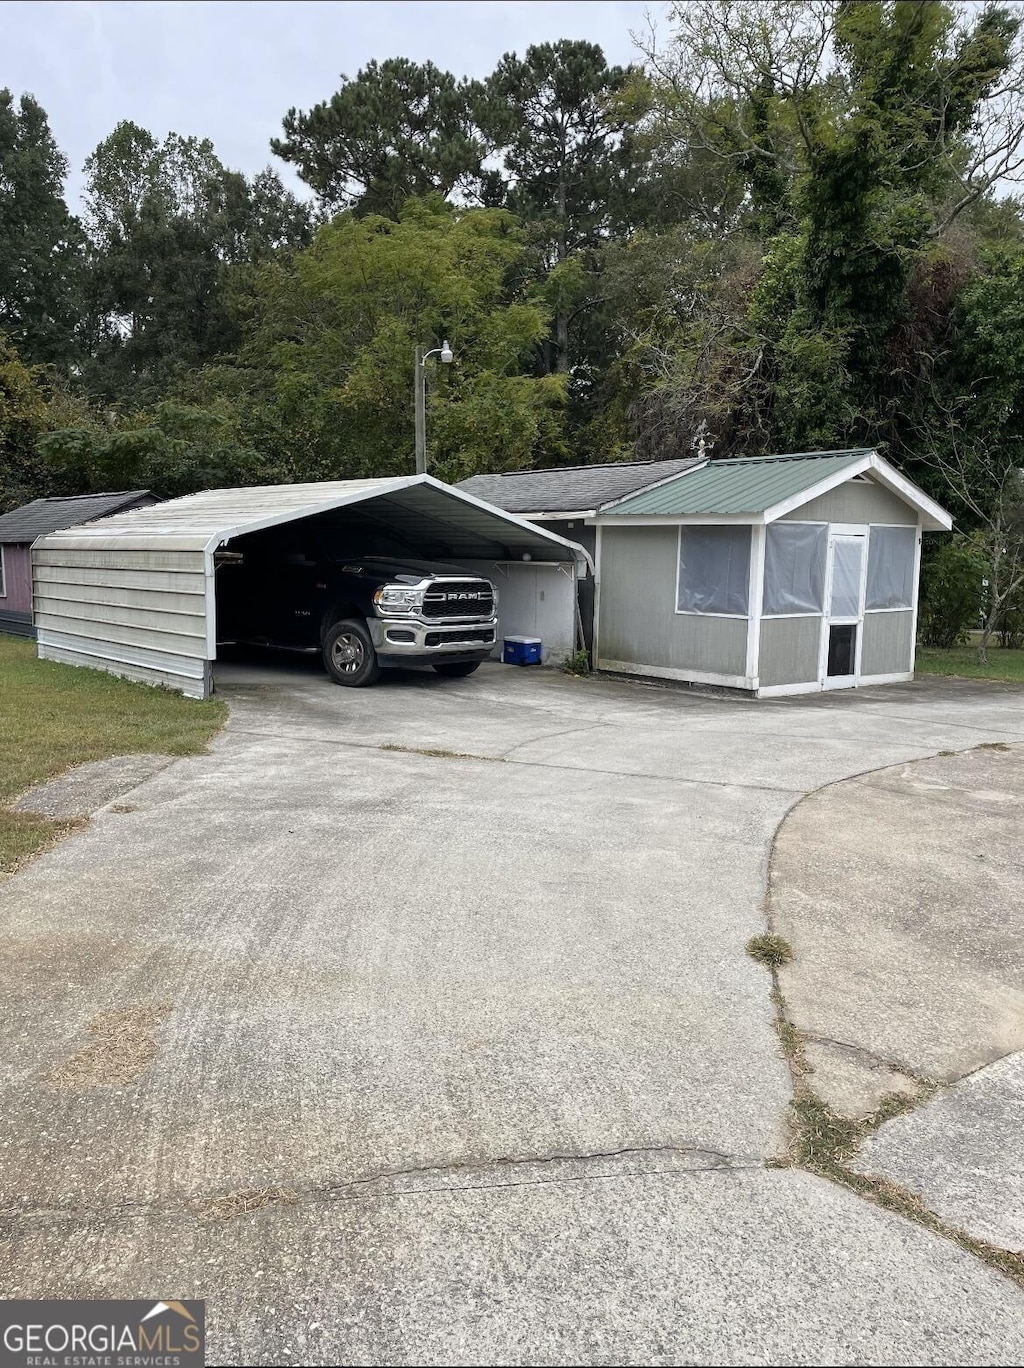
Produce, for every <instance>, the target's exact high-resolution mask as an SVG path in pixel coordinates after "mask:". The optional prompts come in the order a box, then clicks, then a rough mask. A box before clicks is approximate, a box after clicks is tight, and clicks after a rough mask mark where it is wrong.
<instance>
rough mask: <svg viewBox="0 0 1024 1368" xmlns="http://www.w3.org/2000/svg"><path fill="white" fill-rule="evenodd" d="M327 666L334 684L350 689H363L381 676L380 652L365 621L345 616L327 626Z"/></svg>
mask: <svg viewBox="0 0 1024 1368" xmlns="http://www.w3.org/2000/svg"><path fill="white" fill-rule="evenodd" d="M324 666H325V667H326V669H327V673H328V674H329V675H330V676H331V678H332V679H333V680H334V682H335V684H344V685H346V687H348V688H350V689H360V688H362V687H363V685H365V684H373V683H374V682H375V681H376V680H377V679H379V678H380V666H379V665H378V664H377V652H376V651H375V650H374V649H373V642H372V641H371V640H370V633H369V632H368V631H367V630H366V627H365V626H364V624H363V623H361V622H359V621H358V620H357V619H355V618H345V619H344V620H343V621H342V622H336V623H334V625H333V626H332V627H329V628H328V629H327V635H326V636H325V637H324Z"/></svg>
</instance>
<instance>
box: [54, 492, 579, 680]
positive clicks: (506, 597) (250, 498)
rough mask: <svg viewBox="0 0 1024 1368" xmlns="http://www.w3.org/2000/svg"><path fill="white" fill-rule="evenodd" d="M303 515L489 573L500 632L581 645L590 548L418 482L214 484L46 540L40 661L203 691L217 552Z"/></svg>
mask: <svg viewBox="0 0 1024 1368" xmlns="http://www.w3.org/2000/svg"><path fill="white" fill-rule="evenodd" d="M303 520H309V521H310V523H311V524H313V523H315V528H316V531H317V533H318V535H324V534H327V535H330V536H335V537H336V538H337V539H338V544H339V547H341V548H345V546H346V538H351V537H352V536H353V535H354V532H355V530H356V529H357V527H358V525H359V521H360V520H365V522H366V523H372V524H373V525H374V526H375V527H378V528H385V529H388V530H389V531H391V532H393V533H394V534H395V535H396V536H399V537H401V538H402V540H403V542H404V543H405V544H406V545H408V546H410V547H411V548H415V550H416V552H417V554H418V555H419V556H420V557H421V558H423V559H428V560H430V559H433V560H444V561H447V562H449V563H451V564H457V565H459V566H462V567H465V568H466V569H467V570H471V571H473V572H474V573H477V574H484V575H487V576H488V577H489V578H491V579H493V580H494V581H495V583H496V584H497V585H498V588H499V595H500V603H499V637H500V635H502V634H505V635H512V634H518V633H522V634H529V635H537V636H540V637H542V638H543V640H544V642H545V646H546V648H547V653H548V654H549V655H550V654H551V653H559V652H562V653H564V652H567V651H570V650H572V648H573V645H574V642H575V639H576V580H577V575H578V573H585V571H586V567H587V559H588V558H587V554H586V552H585V551H584V550H583V548H582V547H580V546H577V545H574V544H573V543H572V542H570V541H567V540H565V539H563V538H561V537H557V536H554V535H553V534H551V533H549V532H545V531H543V530H542V529H540V528H538V527H535V526H534V525H533V524H531V523H529V522H526V521H524V520H523V519H521V518H518V517H515V516H513V515H511V514H509V513H506V512H503V511H501V510H500V509H497V508H493V507H491V506H490V505H488V504H486V503H483V502H481V501H480V500H479V499H477V498H474V497H472V496H471V495H468V494H465V493H462V492H460V491H459V490H455V489H452V488H450V487H449V486H448V485H445V484H442V483H441V482H440V481H439V480H435V479H433V478H432V477H431V476H429V475H411V476H403V477H399V478H394V479H378V480H343V481H337V482H331V483H322V484H297V485H270V486H264V487H260V488H252V489H214V490H207V491H205V492H203V493H200V494H190V495H187V496H186V497H185V498H181V499H172V500H169V501H168V502H166V503H162V504H159V505H157V506H156V507H153V508H141V509H136V510H135V511H133V512H130V513H122V514H120V515H118V516H115V517H112V518H108V519H106V520H105V521H104V522H102V523H95V524H92V525H90V526H88V527H81V528H73V529H68V530H67V531H62V532H55V533H52V534H51V535H49V536H46V537H42V538H41V539H40V540H39V541H38V542H36V544H35V546H34V548H33V553H32V565H33V578H34V591H35V615H36V624H37V628H38V640H39V654H40V656H42V657H44V658H46V659H51V660H61V661H65V662H67V663H68V664H72V665H92V666H94V667H96V668H99V669H105V670H109V671H111V672H112V673H114V674H121V675H125V676H127V677H129V678H132V679H141V680H144V681H146V682H148V683H153V684H166V685H169V686H171V687H173V688H177V689H180V690H182V692H183V693H186V694H189V695H190V696H192V697H197V698H205V697H207V696H208V695H209V694H210V693H211V692H212V688H213V679H212V670H211V663H212V661H213V660H214V659H215V658H216V654H217V596H216V565H217V561H216V553H217V551H218V549H220V548H224V547H228V546H230V545H231V543H232V542H234V541H236V539H239V538H242V537H246V536H249V534H252V533H256V532H259V531H262V530H264V529H266V528H271V527H277V526H280V525H281V524H284V523H300V522H302V521H303Z"/></svg>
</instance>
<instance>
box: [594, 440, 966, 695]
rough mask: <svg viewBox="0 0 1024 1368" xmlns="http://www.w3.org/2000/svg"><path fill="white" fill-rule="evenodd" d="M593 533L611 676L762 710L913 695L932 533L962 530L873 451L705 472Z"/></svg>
mask: <svg viewBox="0 0 1024 1368" xmlns="http://www.w3.org/2000/svg"><path fill="white" fill-rule="evenodd" d="M592 522H593V525H594V526H595V528H596V561H597V608H596V640H595V644H594V656H595V660H596V663H597V665H598V666H599V667H600V668H602V669H606V670H614V671H621V672H624V673H628V674H641V675H654V676H660V677H663V678H668V679H678V680H683V681H686V682H690V683H700V684H715V685H724V686H728V687H733V688H738V689H745V690H749V691H751V692H753V693H754V694H756V695H757V696H758V697H764V696H771V695H775V694H790V693H808V692H811V691H814V690H818V689H830V688H842V687H851V686H855V685H858V684H884V683H890V682H895V681H899V680H907V679H912V678H913V672H914V649H915V637H916V624H917V597H918V575H919V567H920V551H921V533H922V532H923V531H939V530H947V531H948V529H949V528H950V527H951V525H952V519H951V517H950V515H949V514H948V513H947V512H946V511H945V510H944V509H942V508H940V507H939V505H938V504H936V503H935V502H934V501H933V500H932V499H930V498H929V497H928V496H927V495H926V494H925V493H924V492H923V491H922V490H921V489H919V488H918V487H917V486H916V485H914V484H913V483H911V481H909V480H907V479H906V478H905V477H904V476H903V475H901V474H900V473H899V471H898V470H896V469H895V467H894V466H892V465H890V464H889V463H888V462H887V461H885V460H884V459H883V458H882V457H880V456H879V455H878V454H877V452H874V451H872V450H866V449H862V450H852V451H832V452H811V453H798V454H795V455H789V456H768V457H747V458H742V459H738V460H723V461H708V462H703V463H701V464H699V465H695V466H693V467H691V468H690V469H688V470H686V471H684V472H682V473H681V474H680V475H678V476H676V477H674V478H672V479H669V480H667V481H664V482H662V483H660V484H659V485H658V486H656V487H653V488H648V489H646V490H644V491H642V492H640V493H638V494H633V495H629V496H627V497H625V498H623V499H620V500H618V501H616V502H615V503H613V504H610V505H606V506H605V507H604V508H603V509H602V510H601V511H600V512H599V513H598V515H597V516H596V517H595V518H594V519H592Z"/></svg>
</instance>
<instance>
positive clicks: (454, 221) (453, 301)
mask: <svg viewBox="0 0 1024 1368" xmlns="http://www.w3.org/2000/svg"><path fill="white" fill-rule="evenodd" d="M525 250H526V248H525V246H524V242H523V235H522V233H521V231H520V230H519V229H518V227H517V226H516V224H515V221H514V219H513V218H512V216H511V215H509V214H508V213H506V212H504V211H502V210H487V209H474V210H464V211H455V210H453V209H452V208H451V207H450V206H448V205H446V204H444V203H443V202H442V201H441V200H440V199H439V198H434V199H432V200H429V201H425V202H421V201H413V200H410V201H409V202H407V204H406V205H405V206H404V208H403V210H402V213H401V217H400V218H399V220H398V221H397V222H395V221H393V220H390V219H385V218H382V217H380V216H377V215H369V216H366V217H362V218H359V217H356V216H354V215H351V214H345V215H341V216H340V217H338V218H337V219H335V220H334V221H333V222H331V223H330V224H326V225H325V226H324V227H323V228H321V229H320V231H319V233H318V234H317V237H316V240H315V242H314V243H313V245H312V247H311V248H310V249H309V250H308V251H306V252H302V253H300V254H298V255H297V256H296V257H295V258H294V260H293V262H292V263H291V265H290V266H289V268H288V269H287V270H285V269H280V268H276V267H275V268H269V269H267V270H265V271H264V272H262V273H261V275H260V276H259V278H258V280H257V282H256V290H255V293H254V296H253V298H252V300H251V301H250V304H249V311H250V313H249V319H250V321H249V326H248V330H247V331H248V335H247V338H246V341H245V342H244V344H243V346H242V348H241V351H240V354H239V363H240V364H239V365H238V366H237V367H234V368H220V369H219V370H217V371H215V372H212V373H211V374H210V376H209V379H210V382H211V383H212V384H213V385H214V386H220V393H221V394H222V396H223V397H224V398H225V400H226V401H227V402H231V403H232V404H235V405H239V406H240V409H244V412H241V414H240V419H239V421H240V423H241V425H242V426H243V428H244V430H245V431H246V433H247V434H248V437H249V440H250V441H251V443H252V445H253V446H255V447H257V448H258V449H259V450H260V451H261V452H263V453H265V455H266V457H267V460H268V462H269V464H270V466H271V468H272V469H273V470H275V471H276V472H277V473H278V474H279V475H280V476H281V477H282V478H295V476H294V475H293V471H294V470H295V466H294V464H293V463H294V462H295V461H296V460H301V462H302V468H303V470H304V471H305V473H306V478H309V477H310V476H312V477H314V478H323V479H328V478H334V479H337V478H342V477H344V478H359V477H365V476H370V475H380V474H396V475H397V474H407V473H410V472H411V471H412V469H413V453H414V441H413V402H412V400H413V353H414V349H415V347H416V345H417V343H426V344H429V345H430V346H437V345H439V344H440V341H441V340H442V338H448V339H449V340H450V342H451V344H452V347H453V348H454V350H455V355H456V360H455V363H454V364H453V365H451V366H444V367H441V366H435V364H434V363H433V362H428V363H427V374H426V379H427V404H428V451H429V458H430V467H431V469H432V470H433V471H434V472H435V473H437V474H438V475H440V476H441V477H442V478H447V479H461V478H462V477H463V476H465V475H468V474H470V473H472V472H473V471H474V470H502V469H514V468H517V467H519V466H524V465H528V464H530V463H531V462H533V461H535V460H541V459H545V458H550V457H551V456H552V455H553V454H559V453H560V452H561V451H562V450H563V445H562V444H563V436H562V422H563V407H564V398H565V385H564V381H563V380H562V379H560V378H559V377H547V378H544V377H541V378H534V377H532V376H530V375H528V374H523V371H524V370H528V369H529V368H530V362H531V359H532V356H533V354H534V352H535V349H536V348H537V346H538V345H539V344H540V343H541V341H542V340H543V338H544V337H545V335H546V331H547V326H548V314H547V311H546V310H545V308H544V306H543V304H542V303H541V302H540V301H539V300H535V299H533V300H531V299H528V298H527V297H526V292H525V289H524V288H523V287H522V286H521V285H520V286H518V287H517V286H516V284H515V279H516V274H517V268H518V266H519V265H520V263H521V261H522V258H523V256H524V253H525ZM243 396H244V397H243Z"/></svg>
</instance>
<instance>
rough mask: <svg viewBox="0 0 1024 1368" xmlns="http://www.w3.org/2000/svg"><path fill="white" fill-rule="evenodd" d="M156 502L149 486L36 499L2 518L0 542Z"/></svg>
mask: <svg viewBox="0 0 1024 1368" xmlns="http://www.w3.org/2000/svg"><path fill="white" fill-rule="evenodd" d="M144 500H145V501H147V502H152V503H157V502H158V500H157V498H156V495H155V494H151V493H150V492H149V490H148V489H127V490H121V492H120V493H118V494H78V495H75V496H73V497H71V498H67V499H63V498H57V499H33V500H32V502H31V503H27V504H24V505H23V506H22V507H21V508H15V509H12V510H11V512H10V513H5V514H3V516H2V517H0V542H8V543H12V542H33V541H35V539H36V537H42V536H45V534H46V533H47V532H60V531H61V530H62V529H63V528H65V527H77V526H78V524H79V523H85V522H92V521H93V520H94V519H95V518H105V517H106V516H107V515H108V514H109V513H121V512H123V511H124V510H125V509H127V508H133V507H134V506H135V505H136V504H138V503H141V502H143V501H144Z"/></svg>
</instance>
